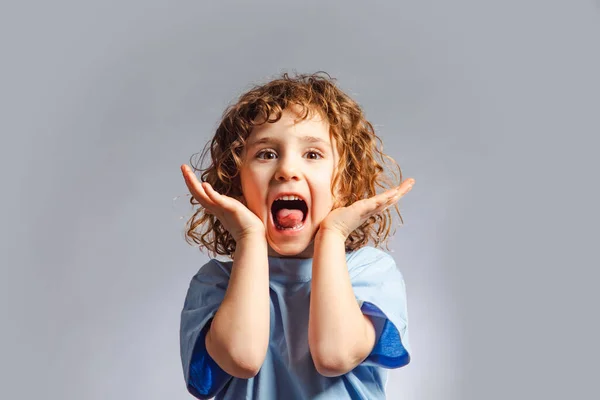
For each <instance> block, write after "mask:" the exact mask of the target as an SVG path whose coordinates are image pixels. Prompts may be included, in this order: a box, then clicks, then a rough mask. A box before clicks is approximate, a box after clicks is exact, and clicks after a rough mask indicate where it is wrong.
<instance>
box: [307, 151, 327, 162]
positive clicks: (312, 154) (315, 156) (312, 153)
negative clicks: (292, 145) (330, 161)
mask: <svg viewBox="0 0 600 400" xmlns="http://www.w3.org/2000/svg"><path fill="white" fill-rule="evenodd" d="M306 155H307V156H308V158H310V159H311V160H318V159H321V158H323V153H321V152H320V151H319V150H316V149H313V150H309V151H307V152H306Z"/></svg>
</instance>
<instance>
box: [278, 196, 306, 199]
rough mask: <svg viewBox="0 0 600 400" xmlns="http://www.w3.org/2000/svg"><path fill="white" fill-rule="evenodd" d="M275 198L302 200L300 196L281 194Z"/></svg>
mask: <svg viewBox="0 0 600 400" xmlns="http://www.w3.org/2000/svg"><path fill="white" fill-rule="evenodd" d="M275 200H300V197H298V196H279V197H278V198H276V199H275Z"/></svg>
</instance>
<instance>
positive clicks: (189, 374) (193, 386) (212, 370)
mask: <svg viewBox="0 0 600 400" xmlns="http://www.w3.org/2000/svg"><path fill="white" fill-rule="evenodd" d="M228 282H229V273H228V272H227V270H226V269H225V268H223V266H222V264H220V263H219V262H218V261H217V260H211V261H209V262H208V263H207V264H206V265H204V266H203V267H202V268H201V269H200V271H199V272H198V273H197V274H196V275H195V276H194V277H193V278H192V281H191V283H190V286H189V289H188V292H187V295H186V297H185V303H184V306H183V310H182V312H181V325H180V332H179V337H180V348H181V362H182V365H183V373H184V377H185V382H186V385H187V389H188V391H189V392H190V393H191V394H192V395H193V396H195V397H197V398H199V399H210V398H212V397H214V396H215V395H216V394H218V393H219V392H220V391H221V390H222V389H223V388H224V387H225V385H227V383H228V382H229V381H230V379H231V378H232V376H231V375H229V374H228V373H227V372H225V371H223V370H222V369H221V368H220V367H219V365H217V363H216V362H215V361H214V360H213V359H212V358H211V357H210V355H209V354H208V352H207V351H206V346H205V338H206V333H207V332H208V329H209V327H210V323H211V322H212V318H213V317H214V315H215V313H216V312H217V309H218V308H219V305H220V304H221V302H222V301H223V298H224V297H225V290H226V289H227V284H228Z"/></svg>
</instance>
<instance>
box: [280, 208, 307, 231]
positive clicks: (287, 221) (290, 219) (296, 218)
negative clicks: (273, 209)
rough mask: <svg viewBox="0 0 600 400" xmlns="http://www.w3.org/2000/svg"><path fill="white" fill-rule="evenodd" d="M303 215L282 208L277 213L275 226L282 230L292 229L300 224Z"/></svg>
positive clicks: (297, 211) (299, 212) (300, 212)
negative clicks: (280, 227)
mask: <svg viewBox="0 0 600 400" xmlns="http://www.w3.org/2000/svg"><path fill="white" fill-rule="evenodd" d="M303 216H304V215H303V213H302V211H300V210H294V209H291V210H290V209H289V208H282V209H281V210H279V211H277V215H276V216H275V218H276V219H277V224H278V225H279V226H282V227H284V228H292V227H294V226H296V225H297V224H298V223H300V222H302V217H303Z"/></svg>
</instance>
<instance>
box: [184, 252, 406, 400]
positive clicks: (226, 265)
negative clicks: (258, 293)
mask: <svg viewBox="0 0 600 400" xmlns="http://www.w3.org/2000/svg"><path fill="white" fill-rule="evenodd" d="M346 263H347V265H348V271H349V274H350V278H351V282H352V287H353V289H354V295H355V297H356V299H357V301H358V303H359V305H360V307H361V310H362V312H363V313H364V314H366V315H369V316H370V318H371V320H372V321H373V323H374V326H375V331H376V342H375V347H374V348H373V351H372V352H371V354H370V355H369V356H368V357H367V359H365V360H364V361H363V362H362V363H361V364H359V365H358V366H357V367H356V368H354V369H353V370H352V371H350V372H348V373H346V374H344V375H341V376H338V377H333V378H331V377H325V376H322V375H321V374H319V372H318V371H317V370H316V368H315V366H314V363H313V361H312V358H311V355H310V350H309V348H308V315H309V300H310V281H311V275H312V259H311V258H306V259H301V258H277V257H269V288H270V298H271V313H270V314H271V321H270V327H271V331H270V338H269V347H268V350H267V354H266V358H265V361H264V363H263V365H262V366H261V368H260V371H259V372H258V374H257V375H256V376H254V377H252V378H250V379H240V378H235V377H232V376H231V375H229V374H227V373H226V372H225V371H223V370H222V369H221V368H220V367H219V366H218V365H217V364H216V362H215V361H214V360H213V359H212V358H211V357H210V356H209V354H208V352H207V351H206V347H205V342H204V340H205V337H206V332H207V330H208V327H209V326H210V321H211V319H212V318H213V317H214V315H215V313H216V311H217V309H218V308H219V305H220V304H221V302H222V301H223V298H224V296H225V290H226V289H227V284H228V281H229V277H230V274H231V267H232V264H233V262H232V261H219V260H216V259H213V260H210V261H209V262H208V263H207V264H206V265H204V266H203V267H202V268H201V269H200V271H199V272H198V273H197V274H196V275H195V276H194V277H193V278H192V281H191V283H190V287H189V290H188V292H187V296H186V298H185V303H184V306H183V311H182V312H181V329H180V339H181V342H180V344H181V360H182V364H183V372H184V377H185V381H186V384H187V388H188V391H189V392H190V393H191V394H193V395H194V396H195V397H197V398H199V399H209V398H212V397H215V398H216V399H218V400H220V399H224V400H230V399H233V400H238V399H261V400H262V399H265V400H269V399H289V400H308V399H311V400H312V399H336V400H340V399H369V400H376V399H385V386H386V382H387V370H386V368H399V367H402V366H404V365H406V364H408V363H409V361H410V356H409V352H410V346H409V344H408V330H407V322H408V318H407V307H406V289H405V286H404V279H403V277H402V274H401V273H400V271H399V270H398V269H397V268H396V264H395V262H394V259H393V258H392V257H391V256H390V255H388V254H387V253H385V252H383V251H381V250H378V249H376V248H374V247H369V246H366V247H363V248H361V249H359V250H356V251H352V252H348V253H346Z"/></svg>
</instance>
